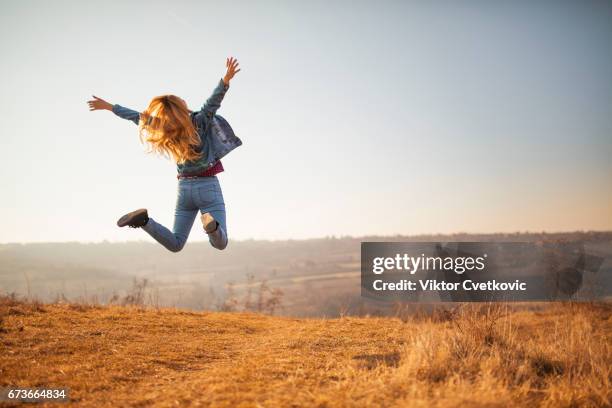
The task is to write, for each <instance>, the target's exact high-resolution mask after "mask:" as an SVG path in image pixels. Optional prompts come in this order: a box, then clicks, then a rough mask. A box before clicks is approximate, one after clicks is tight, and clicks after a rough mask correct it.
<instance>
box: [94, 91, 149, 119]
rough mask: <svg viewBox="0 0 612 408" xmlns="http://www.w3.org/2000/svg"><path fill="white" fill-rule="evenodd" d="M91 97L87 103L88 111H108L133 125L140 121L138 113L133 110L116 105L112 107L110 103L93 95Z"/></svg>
mask: <svg viewBox="0 0 612 408" xmlns="http://www.w3.org/2000/svg"><path fill="white" fill-rule="evenodd" d="M92 96H93V99H92V100H90V101H87V104H88V105H89V110H90V111H95V110H108V111H111V112H113V113H114V114H115V115H117V116H119V117H120V118H122V119H126V120H130V121H132V122H134V123H135V124H138V122H139V121H140V113H138V112H136V111H135V110H132V109H129V108H126V107H124V106H121V105H116V104H115V105H113V104H112V103H109V102H106V101H105V100H104V99H102V98H98V97H97V96H95V95H92Z"/></svg>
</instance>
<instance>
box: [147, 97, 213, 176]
mask: <svg viewBox="0 0 612 408" xmlns="http://www.w3.org/2000/svg"><path fill="white" fill-rule="evenodd" d="M190 113H191V112H190V111H189V108H187V104H186V103H185V101H183V100H182V99H181V98H179V97H178V96H175V95H161V96H156V97H155V98H153V99H152V100H151V102H150V103H149V106H148V107H147V109H146V110H145V111H144V112H142V115H141V118H140V123H139V129H140V141H141V142H143V143H144V142H146V143H147V144H148V146H149V148H150V150H149V151H150V152H155V153H159V154H161V155H163V156H166V157H172V159H173V160H174V161H176V162H177V163H179V164H182V163H185V162H186V161H191V160H196V159H199V158H200V157H201V156H202V154H201V153H199V152H198V151H197V150H196V149H197V148H198V147H199V146H200V144H201V141H200V136H199V135H198V132H197V130H196V128H195V126H194V124H193V122H192V121H191V115H190Z"/></svg>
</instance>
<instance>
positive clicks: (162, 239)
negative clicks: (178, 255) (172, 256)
mask: <svg viewBox="0 0 612 408" xmlns="http://www.w3.org/2000/svg"><path fill="white" fill-rule="evenodd" d="M197 214H198V210H197V209H193V210H186V209H179V208H177V209H176V212H175V214H174V228H173V230H174V232H172V231H170V230H169V229H168V228H166V227H164V226H163V225H161V224H159V223H158V222H156V221H155V220H154V219H153V218H149V222H147V224H146V225H145V226H144V227H142V229H143V230H145V231H147V232H148V233H149V235H151V236H152V237H153V238H154V239H155V240H156V241H157V242H159V243H160V244H162V245H163V246H164V247H166V249H168V250H169V251H172V252H178V251H180V250H181V249H183V247H184V246H185V243H186V242H187V238H188V237H189V232H190V231H191V227H192V226H193V221H194V220H195V217H196V215H197Z"/></svg>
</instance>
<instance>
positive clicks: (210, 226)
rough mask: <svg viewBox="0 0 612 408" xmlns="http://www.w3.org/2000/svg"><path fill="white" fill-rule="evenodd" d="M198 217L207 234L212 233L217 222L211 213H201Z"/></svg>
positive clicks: (215, 228) (217, 224)
mask: <svg viewBox="0 0 612 408" xmlns="http://www.w3.org/2000/svg"><path fill="white" fill-rule="evenodd" d="M200 219H201V220H202V226H203V227H204V231H206V233H207V234H212V233H213V232H215V231H216V230H217V227H218V226H219V223H218V222H217V220H215V219H214V218H213V216H212V215H210V213H204V214H202V216H201V217H200Z"/></svg>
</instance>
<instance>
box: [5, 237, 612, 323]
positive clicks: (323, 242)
mask: <svg viewBox="0 0 612 408" xmlns="http://www.w3.org/2000/svg"><path fill="white" fill-rule="evenodd" d="M554 240H565V241H570V242H581V243H585V245H587V247H588V248H589V249H590V250H592V251H595V252H597V253H598V254H599V255H601V256H603V257H605V258H606V262H605V263H604V264H603V265H602V276H606V277H608V278H610V279H612V232H573V233H555V234H547V233H516V234H483V235H476V234H454V235H421V236H400V235H398V236H372V237H360V238H353V237H339V238H338V237H327V238H321V239H310V240H287V241H252V240H247V241H231V242H230V245H229V246H228V248H227V249H226V250H225V251H217V250H215V249H213V248H211V247H210V245H209V244H208V243H207V242H189V243H188V244H187V246H186V247H185V249H184V250H183V251H182V252H179V253H171V252H168V251H166V250H165V249H164V248H162V247H161V246H159V245H157V244H154V243H149V242H128V243H108V242H102V243H76V242H69V243H41V244H2V245H0V293H17V294H21V295H26V296H28V297H30V298H37V299H40V300H42V301H53V300H56V299H67V300H70V301H78V302H81V303H83V302H85V303H96V304H106V303H109V302H114V303H120V304H121V303H134V300H135V299H134V297H138V296H140V297H139V298H138V299H136V300H138V301H139V302H143V303H146V304H151V305H155V306H177V307H184V308H190V309H194V310H227V309H228V308H229V309H238V310H241V309H246V310H252V311H257V310H260V311H261V308H262V306H261V305H257V304H256V303H257V302H256V300H257V296H258V295H259V294H260V292H261V291H262V290H263V291H264V292H265V293H264V295H265V300H267V301H270V302H272V303H274V296H277V297H278V298H279V300H280V302H279V303H278V304H276V305H275V306H274V305H272V306H274V307H273V309H274V310H273V311H274V313H275V314H284V315H291V316H328V317H329V316H338V315H339V314H347V313H348V314H364V313H370V314H373V313H383V314H384V313H388V310H386V309H384V308H383V309H380V308H379V307H378V305H373V304H367V303H365V302H364V301H363V299H361V297H360V290H359V288H360V287H359V262H360V243H361V242H362V241H412V242H422V241H434V242H450V241H525V242H536V241H554ZM145 280H146V282H145ZM262 283H264V286H263V289H262ZM143 285H144V286H143ZM610 287H612V285H610ZM274 291H276V292H274ZM249 292H250V295H249ZM273 292H274V293H273ZM281 292H282V293H281ZM248 296H251V299H250V300H249V298H248ZM245 303H246V307H245ZM268 306H270V305H268ZM268 311H272V310H271V309H268Z"/></svg>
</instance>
